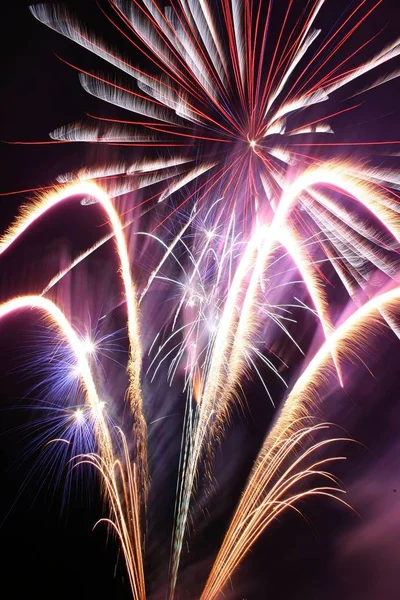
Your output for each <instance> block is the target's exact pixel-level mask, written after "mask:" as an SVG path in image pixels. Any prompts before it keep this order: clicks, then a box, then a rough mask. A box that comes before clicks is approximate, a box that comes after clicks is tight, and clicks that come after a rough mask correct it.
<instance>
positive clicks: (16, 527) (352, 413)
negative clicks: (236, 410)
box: [0, 0, 400, 600]
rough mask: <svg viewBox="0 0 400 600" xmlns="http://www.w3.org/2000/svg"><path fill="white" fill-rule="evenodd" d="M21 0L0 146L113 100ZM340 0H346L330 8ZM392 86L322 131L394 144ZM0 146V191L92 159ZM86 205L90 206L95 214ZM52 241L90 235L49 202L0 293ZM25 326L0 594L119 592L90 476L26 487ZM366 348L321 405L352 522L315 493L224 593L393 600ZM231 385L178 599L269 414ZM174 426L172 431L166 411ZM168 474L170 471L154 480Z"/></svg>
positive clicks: (395, 499) (9, 357)
mask: <svg viewBox="0 0 400 600" xmlns="http://www.w3.org/2000/svg"><path fill="white" fill-rule="evenodd" d="M28 4H29V3H25V2H9V3H7V5H6V6H4V7H3V13H2V31H3V35H2V39H1V42H2V44H3V49H2V52H1V54H0V56H1V74H2V76H1V102H2V112H1V123H0V139H2V140H6V141H27V140H28V141H34V140H45V139H47V134H48V132H49V131H51V130H53V129H55V128H56V127H58V126H61V125H63V124H66V123H68V122H72V121H74V120H79V119H81V118H82V117H83V116H84V113H85V112H94V113H96V114H100V115H111V114H114V115H115V109H114V112H113V108H112V107H109V106H108V105H105V104H102V103H101V102H100V101H99V100H97V99H95V98H92V97H91V96H89V95H87V94H86V93H85V92H84V91H83V90H82V89H81V88H80V86H79V82H78V79H77V74H76V72H74V71H73V70H72V69H71V68H69V67H68V66H67V65H65V64H64V63H62V62H61V61H60V60H59V59H58V58H57V57H56V56H55V54H54V53H55V52H56V53H57V54H58V55H60V56H61V57H63V58H65V59H67V60H69V61H71V62H72V63H75V64H79V65H80V66H83V67H85V68H90V67H91V66H92V65H93V68H96V67H97V66H98V65H99V63H100V62H101V61H100V60H99V59H95V58H92V57H91V56H90V54H89V53H87V52H85V51H84V50H83V49H82V48H79V47H77V46H75V45H74V44H73V43H72V42H69V41H68V40H65V39H64V38H62V37H61V36H59V35H57V34H56V33H54V32H52V31H50V30H49V29H47V28H46V27H44V26H43V25H41V24H40V23H38V22H37V21H36V20H35V19H34V18H33V17H32V15H31V14H30V13H29V11H28V8H27V7H28ZM71 4H73V3H71ZM75 4H78V5H79V6H80V8H81V10H83V13H84V14H87V15H88V18H89V16H90V18H91V23H92V25H93V29H96V24H101V23H102V20H101V18H100V17H99V15H98V11H96V7H95V6H94V4H95V3H94V2H90V1H87V2H86V1H83V0H82V2H80V3H75ZM332 4H334V5H335V7H333V8H332V11H335V12H332V15H331V14H330V12H329V10H330V9H327V10H326V11H325V12H324V15H325V17H324V19H325V20H326V23H327V24H329V20H330V18H331V16H332V24H334V22H335V20H334V19H333V17H334V15H336V17H337V15H340V7H339V4H340V3H336V4H335V2H333V3H332ZM341 4H343V6H345V5H346V3H345V2H342V3H341ZM82 7H83V8H82ZM85 11H86V12H85ZM399 13H400V8H399V7H398V3H397V1H396V0H384V2H383V5H382V10H380V12H379V11H378V13H377V16H376V20H375V17H373V18H372V21H371V32H372V31H375V30H376V29H378V27H379V26H380V25H386V26H387V29H386V32H385V34H384V36H387V39H388V40H389V39H393V37H394V35H395V34H396V32H397V34H398V33H399V28H398V23H399V17H400V14H399ZM96 15H97V16H96ZM366 37H367V36H366ZM110 69H111V67H110ZM399 92H400V89H399V85H398V84H397V82H394V83H392V84H389V85H387V86H384V87H383V88H382V90H379V91H374V92H372V93H371V94H370V95H369V96H368V101H366V102H365V103H364V104H363V106H362V107H361V109H360V111H359V112H358V113H357V121H356V122H354V121H350V120H348V121H346V119H343V120H342V121H341V122H340V123H339V124H338V127H337V128H335V130H336V133H337V137H339V139H341V138H345V139H347V140H349V139H351V140H352V141H361V140H363V139H400V126H399V121H400V117H399V113H398V98H399ZM0 152H1V157H0V158H1V162H0V164H1V174H2V177H1V180H0V192H3V193H5V192H13V191H15V190H20V189H24V190H26V189H31V188H36V187H38V186H43V185H49V184H51V183H52V182H54V180H55V178H56V176H57V175H58V174H59V173H62V172H65V171H69V170H70V169H72V168H74V167H77V166H80V165H82V164H85V160H86V159H88V160H89V159H90V160H93V151H92V150H90V151H89V150H88V149H87V148H86V147H85V146H84V145H83V144H65V145H55V146H53V145H49V146H32V145H26V146H21V145H8V144H5V143H2V144H1V147H0ZM384 160H385V159H382V161H384ZM26 197H29V193H21V194H16V195H14V194H13V195H5V196H2V197H0V222H1V230H3V229H4V228H5V227H6V225H7V224H8V223H9V222H10V221H11V219H12V218H13V216H14V215H15V214H16V211H17V208H18V206H19V204H20V203H21V202H23V201H24V200H25V199H26ZM93 214H96V213H95V209H94V212H93ZM100 224H101V219H100V217H99V221H98V225H99V226H100ZM49 226H50V227H49ZM49 229H50V231H49ZM63 235H65V236H66V237H67V238H68V243H69V244H70V245H71V246H73V247H74V248H77V247H79V246H80V245H82V248H83V247H86V245H88V244H87V242H88V239H89V240H90V239H91V237H90V236H92V238H93V241H94V240H95V239H96V231H93V228H89V227H87V226H86V225H85V224H84V223H81V222H80V220H79V217H78V213H77V212H74V209H73V208H72V209H68V211H67V210H62V211H61V213H60V214H59V215H58V216H57V217H52V218H51V219H50V220H47V222H45V223H44V225H43V229H42V230H40V231H36V233H35V234H33V235H32V236H31V237H30V238H29V239H28V241H25V242H24V244H21V247H17V249H16V251H15V253H14V255H13V257H11V258H9V259H7V260H6V262H5V264H4V263H3V264H2V267H1V271H0V281H1V289H0V293H1V297H2V299H3V298H6V297H9V295H11V293H12V294H14V293H17V292H21V291H28V290H29V289H32V287H31V284H33V285H38V284H37V281H36V279H35V273H34V272H33V269H30V267H29V266H28V265H27V263H28V261H29V262H33V264H35V261H34V260H32V259H34V258H37V259H39V258H40V256H41V254H42V253H43V239H44V238H45V236H47V237H46V239H45V242H44V243H45V244H47V246H46V245H45V247H46V248H49V247H50V246H51V243H52V242H51V240H52V238H53V237H55V238H57V239H59V238H61V237H62V236H63ZM83 237H84V240H83ZM39 242H40V243H39ZM27 246H28V247H27ZM102 260H107V255H106V254H104V253H103V254H101V253H100V258H99V259H98V262H99V263H101V261H102ZM46 264H47V263H46ZM21 265H22V266H21ZM47 267H48V268H50V267H49V266H48V265H47ZM47 267H46V268H47ZM46 268H44V267H43V272H42V273H41V277H43V278H45V274H46ZM94 269H96V267H94ZM94 272H95V273H96V271H94ZM35 281H36V283H35ZM29 325H30V323H29V319H27V320H24V319H22V321H21V319H20V318H19V319H11V321H10V323H8V324H7V326H5V327H2V332H1V338H0V343H1V346H0V355H1V356H2V366H1V374H0V381H1V390H0V394H1V401H2V406H3V407H4V410H2V412H1V432H2V436H1V438H0V448H1V453H2V454H1V457H2V461H1V465H2V479H1V482H2V486H1V488H2V493H1V512H0V520H2V518H3V517H4V522H3V524H2V526H1V529H0V536H1V546H2V556H3V560H2V561H1V563H0V564H1V572H2V583H1V586H2V588H3V591H2V596H3V597H4V598H10V599H14V598H25V597H27V596H28V595H29V596H31V597H33V598H35V597H38V598H43V599H45V598H75V599H77V600H78V599H80V598H82V599H83V598H85V599H86V598H110V597H113V598H125V597H126V598H129V597H130V592H129V587H128V585H127V583H126V582H124V572H123V568H122V566H121V564H120V562H119V561H118V549H117V545H116V544H115V542H114V541H113V540H111V539H110V540H109V539H107V535H106V533H105V530H104V529H101V528H100V529H97V530H95V531H94V532H93V531H92V526H93V524H94V523H95V521H96V520H97V518H99V517H100V516H101V515H102V514H103V513H102V507H101V503H100V502H98V500H96V490H97V485H96V481H95V479H93V478H92V479H91V480H90V490H85V489H84V486H78V489H77V490H76V491H75V492H73V493H72V494H71V497H70V498H69V499H68V501H65V496H64V491H63V490H64V487H63V482H62V481H61V482H60V484H59V486H54V485H49V483H48V482H45V483H44V484H43V486H42V485H41V477H42V475H41V474H40V471H38V470H36V471H35V475H34V477H33V481H31V480H30V479H29V473H30V472H31V469H32V467H34V466H35V463H36V462H37V459H38V456H37V454H36V455H35V453H33V455H31V456H29V457H28V459H27V460H26V461H25V462H22V461H21V456H24V454H25V447H24V437H23V435H22V434H21V429H20V427H21V426H25V425H26V423H29V420H30V419H31V417H30V416H29V415H30V413H29V411H23V410H21V411H15V410H13V407H14V406H15V405H16V403H18V402H19V403H20V404H21V398H23V397H24V395H25V394H26V388H27V385H28V384H27V381H26V380H24V379H23V378H22V377H21V376H20V375H19V374H18V371H17V370H16V365H17V364H20V363H19V362H18V360H19V359H20V358H21V354H20V348H21V343H22V342H23V341H24V338H25V336H26V335H27V334H26V332H25V326H26V329H29ZM16 338H17V339H16ZM17 340H18V344H16V341H17ZM375 350H376V352H375V354H374V357H373V359H372V358H371V359H370V362H369V363H368V365H369V366H370V367H372V368H373V373H374V378H372V377H370V376H369V375H368V374H367V372H366V371H365V370H358V371H357V372H355V373H354V378H353V379H352V381H354V385H352V386H349V388H348V389H347V390H346V393H345V394H344V393H339V392H337V391H336V392H335V402H334V407H333V403H332V404H330V405H329V406H330V407H331V408H329V409H328V410H327V418H329V419H331V420H333V421H334V422H336V423H338V424H340V425H341V426H344V427H346V429H348V431H349V434H350V436H351V437H354V438H355V439H357V440H358V441H360V443H361V444H364V446H362V445H359V446H355V445H354V446H353V445H346V446H345V447H344V448H343V452H344V453H345V454H347V455H348V456H349V459H348V461H347V463H346V466H342V467H340V469H339V470H338V474H339V475H340V476H341V477H342V479H343V481H344V484H345V486H346V487H347V489H348V491H349V501H350V503H351V504H352V505H353V506H354V507H355V509H356V510H357V511H358V512H359V515H356V514H353V513H351V512H350V511H349V510H347V509H344V508H342V507H339V506H338V505H334V504H333V503H332V502H329V501H328V500H313V501H310V502H309V504H308V505H307V507H304V514H305V516H306V517H307V519H308V521H307V520H306V519H304V520H302V519H301V518H299V517H298V516H296V515H293V514H286V516H284V517H282V518H281V520H280V522H279V523H276V524H275V525H274V526H273V527H272V528H271V530H270V532H269V533H268V534H266V535H265V536H263V538H262V539H261V540H260V541H259V542H258V543H257V544H256V546H255V547H254V550H253V551H252V552H251V555H250V556H249V557H248V558H247V559H246V561H245V562H244V564H243V566H242V567H241V569H240V570H239V571H238V573H237V574H236V576H235V578H234V581H233V585H234V588H233V589H234V591H232V592H229V591H228V592H227V597H228V598H232V600H240V599H241V598H246V599H247V600H250V599H254V600H263V599H264V598H274V599H276V600H280V599H282V600H300V599H303V598H304V599H306V598H307V599H312V598H315V599H317V600H319V599H320V598H332V599H333V598H336V597H341V598H342V599H344V600H346V599H348V600H350V599H358V598H360V599H361V598H363V599H366V600H373V599H375V598H377V599H381V598H382V599H383V598H385V600H392V599H393V600H394V599H395V598H398V597H399V595H400V592H399V587H398V565H399V564H400V551H399V549H398V536H399V534H400V477H399V468H400V465H399V459H398V456H399V453H398V450H399V442H398V439H399V436H398V426H399V424H400V414H399V413H400V411H399V408H398V404H399V403H398V401H399V398H398V395H399V394H398V383H399V378H398V358H399V346H398V341H397V343H396V340H394V339H393V338H392V337H390V336H389V335H387V336H384V337H379V338H377V339H376V341H375ZM247 391H248V394H247V395H248V398H249V401H248V402H249V410H248V412H247V413H246V415H245V416H243V415H236V416H235V417H234V427H233V428H232V431H231V433H230V434H228V438H227V442H226V446H225V450H224V452H223V453H221V456H219V457H218V460H220V463H219V464H220V472H223V471H224V468H223V467H224V461H225V462H226V464H229V458H230V456H231V455H235V453H236V454H237V448H238V447H240V448H241V456H240V460H238V465H239V466H237V467H235V465H233V466H231V467H230V468H229V473H231V475H232V478H231V480H232V479H233V480H234V483H233V484H232V481H231V482H230V484H229V485H226V487H225V489H224V481H223V479H221V488H222V489H221V493H220V494H219V495H218V497H217V498H214V504H215V505H216V510H215V514H214V515H213V512H212V511H211V516H210V518H209V524H208V525H205V526H204V531H203V532H202V533H201V535H199V536H197V538H195V548H194V549H193V555H192V558H191V559H190V558H185V559H184V561H183V565H184V568H183V573H182V581H183V583H182V590H181V593H182V598H183V597H185V598H196V596H197V593H198V592H197V591H194V590H198V589H199V587H201V581H202V580H203V579H204V575H205V573H206V572H207V569H208V568H209V566H210V564H211V560H212V555H213V553H214V552H215V550H216V547H217V543H218V540H219V539H220V537H221V535H222V533H223V531H224V529H225V527H226V523H227V519H228V517H229V514H230V511H231V510H232V509H233V506H234V502H235V498H237V494H238V493H239V491H240V489H241V486H242V483H243V481H244V478H245V475H246V473H247V472H248V468H249V466H250V465H251V461H252V459H253V457H254V455H255V452H256V450H257V447H258V445H259V443H260V442H261V439H262V437H263V435H264V433H265V430H266V427H267V423H268V421H269V420H270V419H271V414H272V411H271V409H270V407H269V405H268V406H266V405H267V401H266V399H265V397H264V396H263V395H262V391H261V389H259V388H258V386H257V385H256V384H254V385H251V386H250V385H249V389H248V390H247ZM277 392H278V390H277ZM329 399H331V398H329ZM22 404H23V402H22ZM250 415H251V416H250ZM32 418H33V417H32ZM174 427H175V431H176V433H178V432H179V419H178V420H177V421H176V423H174ZM172 431H174V429H173V428H172ZM152 439H156V436H154V437H153V438H152ZM154 443H155V442H154ZM171 443H172V442H171ZM172 454H173V453H172ZM155 456H157V453H155ZM221 464H222V467H221ZM155 471H156V470H155ZM173 472H174V468H173V467H171V468H170V471H169V473H170V474H171V473H172V474H173ZM61 479H63V476H62V477H61ZM21 486H22V487H23V489H22V491H21ZM172 487H173V486H172ZM171 489H172V488H171V484H170V485H169V486H168V485H167V486H166V488H164V489H163V488H162V485H161V484H158V485H157V484H156V490H157V493H158V497H157V498H153V500H152V505H151V511H152V514H153V515H154V516H155V519H156V522H158V523H159V530H158V531H157V529H156V528H155V527H153V528H152V529H151V530H150V543H149V548H150V550H149V559H148V564H147V565H146V566H147V575H148V580H149V588H150V590H151V597H152V598H162V597H163V595H162V594H163V590H162V584H160V588H159V589H157V585H158V584H157V581H159V580H162V576H159V571H160V569H161V571H162V569H163V568H164V569H165V556H166V555H167V553H168V550H169V540H168V524H169V519H170V517H171V498H170V496H171ZM62 505H64V509H63V510H62V511H61V509H60V507H61V506H62ZM65 505H66V506H65ZM164 511H165V514H166V517H165V519H164V518H163V515H164ZM164 521H165V522H164ZM163 523H164V525H163ZM165 523H166V524H165ZM116 564H117V567H115V565H116ZM160 564H161V565H163V566H162V568H161V567H160V566H159V565H160ZM6 590H8V591H6ZM230 594H231V595H230Z"/></svg>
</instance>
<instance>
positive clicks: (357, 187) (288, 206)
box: [231, 163, 400, 385]
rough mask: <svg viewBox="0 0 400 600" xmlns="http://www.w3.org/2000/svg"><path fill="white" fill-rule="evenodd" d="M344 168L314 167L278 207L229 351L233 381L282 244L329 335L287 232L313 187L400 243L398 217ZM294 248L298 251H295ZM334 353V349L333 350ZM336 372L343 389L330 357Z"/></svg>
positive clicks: (316, 293) (318, 293) (308, 273)
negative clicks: (323, 188) (262, 285)
mask: <svg viewBox="0 0 400 600" xmlns="http://www.w3.org/2000/svg"><path fill="white" fill-rule="evenodd" d="M345 171H346V164H342V163H339V164H329V165H325V166H323V167H315V168H311V169H308V170H307V171H305V172H304V173H302V174H301V175H300V176H299V177H297V178H296V179H295V180H294V182H293V183H292V184H291V185H290V186H289V187H288V188H287V190H286V191H285V193H284V194H283V197H282V199H281V201H280V203H279V205H278V208H277V210H276V213H275V216H274V219H273V221H272V223H271V225H270V226H269V228H268V230H267V233H266V236H265V237H266V240H265V242H264V243H263V245H262V246H261V249H260V251H259V253H258V256H257V261H256V265H255V267H254V270H253V275H252V279H251V281H250V283H249V286H248V289H247V292H246V298H245V301H244V304H243V309H242V311H241V316H240V322H239V325H238V329H237V333H236V336H235V343H234V348H233V350H232V359H231V370H232V373H233V375H232V376H233V377H234V378H236V377H237V374H236V371H237V370H238V369H240V368H241V365H242V361H243V358H242V357H243V350H244V349H245V348H248V345H249V342H248V340H249V338H250V335H249V333H251V331H252V328H251V323H252V317H251V313H252V310H253V307H254V305H255V299H256V295H257V293H258V289H259V282H260V281H261V278H262V275H263V273H264V271H265V269H266V268H267V265H268V259H270V257H271V255H272V253H273V252H274V250H275V249H276V247H277V246H278V245H279V244H280V243H282V244H283V245H284V246H286V247H287V250H288V251H289V252H290V254H291V256H292V258H293V259H294V260H295V262H296V265H297V267H298V268H299V270H300V273H301V275H302V276H303V279H304V282H305V283H306V285H307V288H308V291H309V293H310V296H311V299H312V301H313V304H314V306H315V307H316V309H317V312H318V316H319V318H320V321H321V325H322V329H323V332H324V335H325V339H328V338H329V336H330V335H331V332H332V324H331V321H330V318H329V315H328V313H327V304H326V301H325V298H324V292H323V288H321V286H318V284H317V281H316V279H315V278H316V275H315V274H313V273H312V268H311V267H310V266H309V259H308V257H307V256H305V255H304V251H302V250H301V247H300V243H299V241H297V239H296V236H295V235H294V234H293V233H290V230H289V229H288V219H289V218H290V212H291V210H292V209H293V207H294V206H295V205H296V203H298V202H301V194H302V193H303V192H304V191H306V190H307V188H309V187H312V186H314V185H330V186H333V187H334V188H335V189H338V190H342V191H344V192H345V193H346V194H349V195H350V196H352V197H353V198H354V200H355V201H356V202H358V203H360V204H362V205H363V206H364V207H365V208H367V209H368V210H369V211H370V212H371V213H372V214H373V215H374V216H375V217H376V218H377V219H378V220H379V221H380V222H381V223H382V225H383V226H384V227H385V228H386V229H387V230H388V231H389V233H391V234H392V236H393V237H394V238H395V240H396V241H397V242H400V223H399V219H398V215H397V214H396V213H395V212H394V211H392V210H390V209H389V208H387V207H386V206H385V202H384V200H386V197H385V196H384V195H383V194H382V193H380V192H378V190H377V188H376V186H373V185H372V184H368V183H366V182H365V181H362V180H361V179H357V178H356V177H354V176H351V175H349V174H347V173H346V172H345ZM296 248H297V250H296ZM332 352H334V353H335V348H334V347H333V348H332ZM333 358H334V362H335V367H336V372H337V374H338V378H339V382H340V383H341V385H342V375H341V370H340V365H339V361H338V358H337V357H336V356H335V354H334V355H333Z"/></svg>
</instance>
